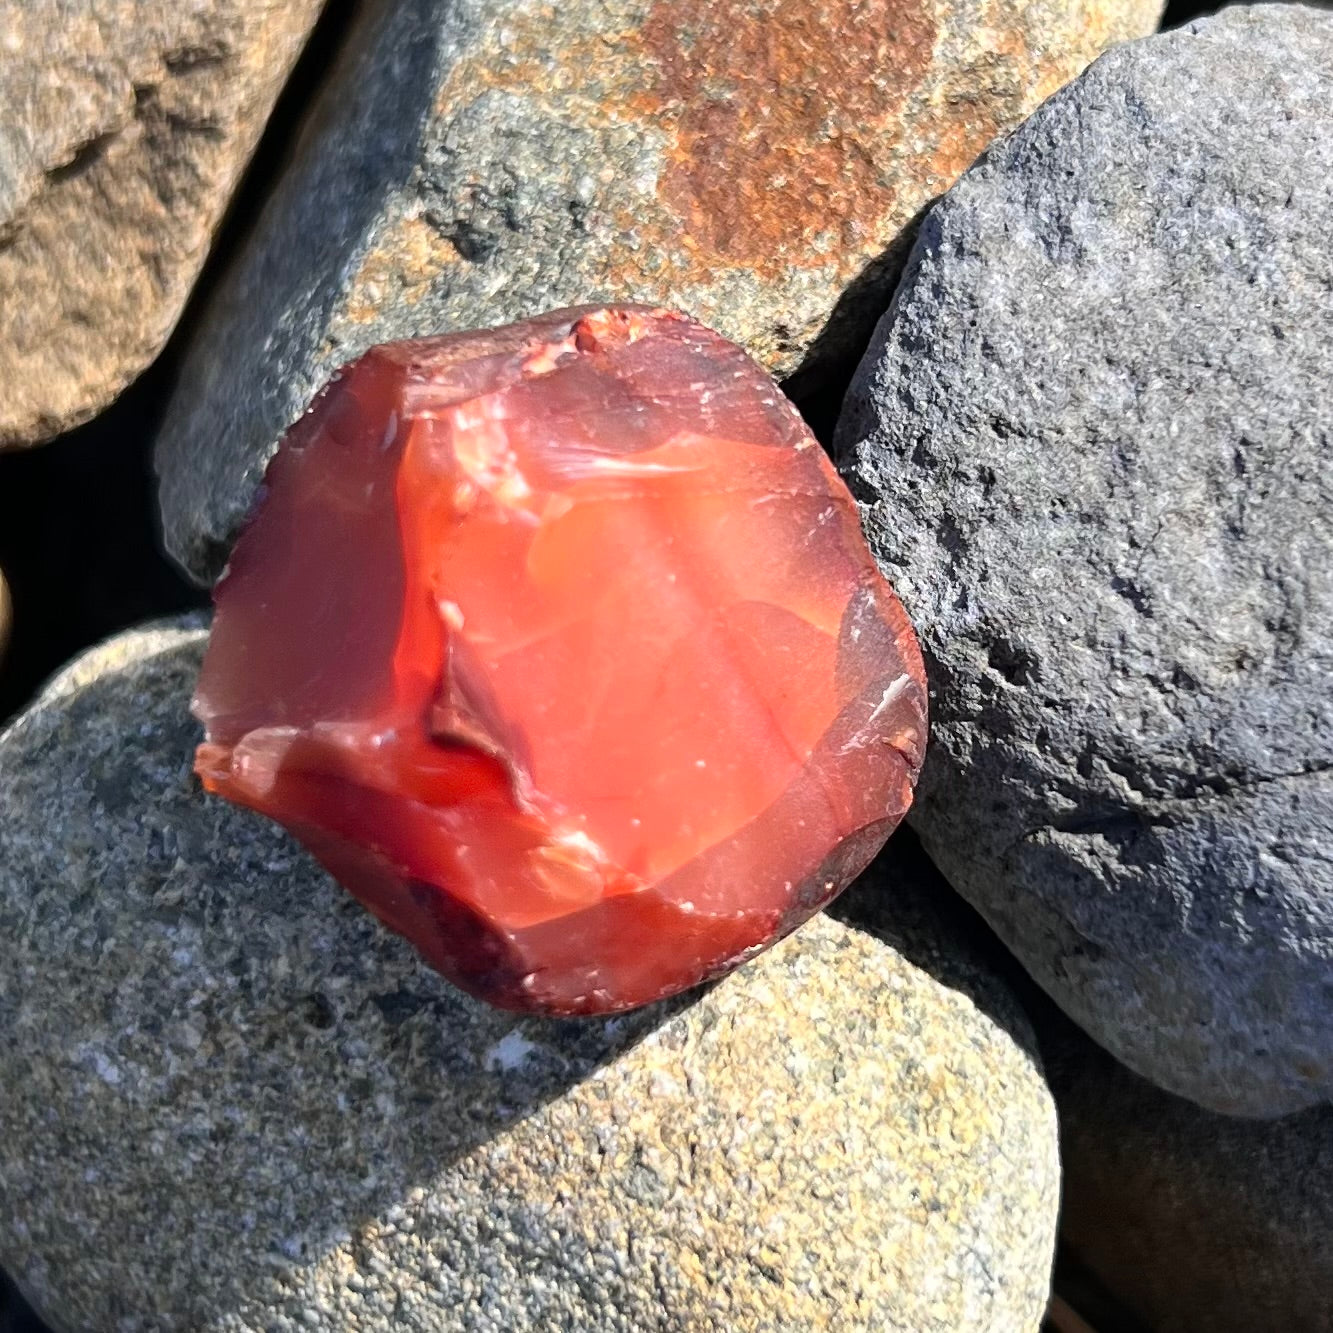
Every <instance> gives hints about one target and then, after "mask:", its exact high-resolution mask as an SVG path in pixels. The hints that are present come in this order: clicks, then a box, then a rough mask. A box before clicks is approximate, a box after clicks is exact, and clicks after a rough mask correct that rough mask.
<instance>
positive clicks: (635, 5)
mask: <svg viewBox="0 0 1333 1333" xmlns="http://www.w3.org/2000/svg"><path fill="white" fill-rule="evenodd" d="M1160 10H1161V5H1160V3H1159V0H1036V2H1035V3H1018V2H1017V0H986V3H984V4H982V5H978V4H976V3H975V0H910V3H903V2H902V0H869V2H868V3H867V2H866V0H831V2H830V3H826V4H823V5H821V6H818V7H815V8H811V7H810V6H809V5H808V4H807V3H805V0H721V2H719V0H708V3H703V0H689V2H688V3H685V2H683V0H596V3H593V2H592V0H575V3H569V4H564V5H552V4H542V3H531V2H530V0H392V2H391V3H390V2H389V0H377V2H376V3H371V4H368V5H367V6H365V11H366V12H365V19H364V27H363V29H362V30H360V31H359V32H358V33H357V34H356V35H355V36H354V38H353V40H352V41H351V42H350V44H349V48H348V54H347V57H346V59H345V62H344V63H343V64H342V66H341V67H340V68H339V69H338V70H337V71H336V72H335V74H334V75H333V77H332V79H331V82H330V85H329V88H328V91H327V94H326V97H325V100H324V102H323V103H322V105H321V106H320V107H319V108H318V109H317V111H316V114H315V119H314V122H313V124H312V125H311V126H310V127H309V131H308V134H307V137H306V139H305V142H304V145H303V147H302V149H301V151H300V153H299V154H298V158H297V160H296V161H295V162H294V164H293V165H292V168H291V169H290V171H289V173H288V177H287V179H286V180H285V181H284V182H283V184H282V186H281V187H280V189H279V190H278V192H277V195H276V196H275V198H274V199H273V200H272V202H271V204H270V206H269V208H268V211H267V212H266V214H265V216H264V218H263V221H262V224H261V225H260V227H259V229H258V231H257V233H256V234H255V236H254V237H253V240H252V242H251V244H250V247H249V250H248V252H247V253H246V254H244V255H243V256H242V257H241V259H240V261H239V262H238V264H237V265H236V267H235V268H234V270H233V271H232V272H231V274H230V275H229V277H228V278H227V280H226V281H225V282H224V284H223V287H222V290H221V291H220V292H219V294H218V298H217V300H216V302H215V304H214V306H213V308H212V310H211V312H210V313H209V314H208V317H207V318H206V319H205V320H204V322H203V324H202V331H201V334H200V337H199V339H198V341H197V343H196V345H195V346H194V349H193V352H192V355H191V356H190V358H189V359H188V361H187V364H186V367H185V370H184V374H183V377H182V380H181V385H180V390H179V394H178V396H177V399H176V402H175V405H174V407H173V410H172V412H171V414H170V417H169V419H168V422H167V424H166V426H165V428H164V432H163V436H162V439H161V442H160V446H159V451H158V464H159V470H160V472H161V475H162V506H163V514H164V517H165V523H166V533H167V540H168V543H169V545H170V547H171V549H172V551H173V552H174V553H175V554H176V555H177V557H178V558H180V559H181V560H182V561H183V562H184V563H185V565H186V566H187V567H188V568H189V569H190V570H191V571H192V572H193V573H194V574H195V575H196V576H197V577H199V578H200V579H202V580H209V581H211V579H212V578H214V577H215V576H216V575H217V573H218V571H219V570H220V569H221V566H222V563H223V560H224V558H225V548H226V547H227V546H228V545H230V542H231V540H232V538H233V537H234V534H235V530H236V528H237V526H238V525H239V523H240V521H241V519H242V518H243V517H244V515H245V513H246V510H247V509H248V507H249V504H250V500H251V497H252V495H253V492H254V488H255V485H256V482H257V480H258V477H259V475H260V473H261V472H262V469H263V466H264V463H265V461H266V459H267V458H268V456H269V454H270V453H271V451H272V449H273V446H274V444H275V443H276V441H277V439H278V437H279V435H280V434H281V432H282V431H283V430H284V429H285V428H286V427H287V426H288V425H289V424H290V423H291V422H292V421H293V420H294V419H295V418H296V417H298V416H299V415H300V414H301V412H302V411H303V410H304V408H305V406H306V404H307V403H308V402H309V400H310V398H311V396H312V395H313V393H314V392H315V390H316V389H318V387H319V386H320V385H321V384H322V383H323V382H324V380H326V379H327V378H328V376H329V375H330V373H331V372H332V371H333V370H334V369H335V368H336V367H338V366H339V365H341V364H342V363H344V362H346V361H348V360H351V359H352V358H353V357H355V356H356V355H358V354H359V353H360V352H362V351H364V350H365V348H367V347H368V346H370V345H371V344H373V343H377V342H384V341H387V340H390V339H394V338H403V337H413V336H418V335H421V334H427V333H447V332H454V331H457V330H460V329H467V328H474V327H488V326H493V325H498V324H506V323H509V322H511V321H513V320H516V319H520V318H524V317H527V316H529V315H534V314H538V313H540V312H541V311H543V310H545V309H550V308H554V307H559V306H568V305H579V304H583V303H586V302H588V301H599V300H617V301H624V300H632V301H638V300H642V301H647V302H649V303H650V304H665V305H670V306H675V307H677V308H680V309H682V310H685V311H686V312H687V313H689V314H691V315H693V316H695V317H696V318H697V319H700V320H702V321H703V322H704V323H705V324H709V325H711V326H712V327H715V328H717V329H718V330H719V331H720V332H721V333H723V334H725V335H726V336H727V337H729V338H732V339H734V340H736V341H738V342H740V343H742V344H743V345H744V346H745V347H746V348H747V349H748V350H749V351H750V352H751V353H752V354H754V355H755V356H756V357H758V359H759V360H761V361H762V362H764V364H765V365H767V366H768V367H769V368H770V369H772V370H773V371H774V372H775V373H778V374H782V375H786V374H789V373H791V372H793V371H795V370H797V369H798V367H801V366H802V365H805V366H806V367H807V370H808V372H809V374H810V375H811V376H813V375H815V374H816V372H817V369H818V365H819V363H820V362H821V361H825V360H827V359H828V358H830V357H837V356H838V355H840V354H841V355H843V356H847V355H849V354H850V355H852V356H855V355H856V354H857V353H858V352H859V350H860V348H861V347H862V346H863V345H864V342H865V338H866V337H867V336H868V334H869V332H870V326H871V324H873V321H874V319H875V318H876V317H877V315H878V314H879V311H880V310H881V309H882V308H883V303H884V298H885V293H886V292H887V290H888V289H889V288H888V283H889V281H890V274H891V271H893V270H896V268H897V266H898V263H899V262H900V258H901V256H900V255H899V254H897V253H896V252H895V253H893V254H890V255H886V253H885V252H886V250H887V249H888V248H889V247H891V246H892V244H893V243H894V241H895V239H896V238H897V237H898V236H899V233H900V232H901V231H902V229H903V228H904V226H905V225H906V224H907V223H908V222H909V221H910V220H911V218H912V217H913V215H914V214H915V213H916V212H917V211H918V210H919V209H920V208H921V207H922V206H923V205H924V204H925V203H927V202H928V201H929V200H930V199H932V198H933V197H934V196H935V195H937V194H938V193H939V192H940V191H941V190H942V189H944V188H945V187H946V186H947V185H948V184H949V183H950V181H952V180H953V179H954V177H956V176H957V174H958V172H959V171H961V170H962V169H963V168H964V167H965V166H967V164H968V163H969V162H970V161H971V160H972V159H973V158H974V157H975V156H976V154H977V153H978V152H980V150H981V149H982V148H983V147H984V146H985V145H986V143H987V142H988V141H989V140H990V139H991V138H992V137H993V136H994V135H995V134H996V133H997V132H998V131H1000V130H1002V129H1004V128H1006V127H1008V126H1010V125H1012V124H1014V123H1015V122H1016V121H1018V120H1020V119H1021V118H1022V117H1023V116H1024V115H1025V114H1027V112H1028V111H1030V110H1031V109H1032V107H1034V106H1035V105H1036V104H1037V103H1038V102H1039V101H1040V100H1041V98H1043V97H1045V96H1046V95H1047V94H1049V93H1050V92H1052V91H1053V90H1054V89H1055V88H1058V87H1059V86H1060V84H1062V83H1063V82H1065V80H1067V79H1069V78H1072V77H1073V76H1074V75H1075V74H1076V73H1078V71H1079V70H1081V69H1082V68H1083V67H1084V65H1086V64H1087V62H1088V61H1089V60H1090V59H1092V57H1093V56H1094V55H1096V54H1097V52H1099V51H1100V50H1102V49H1103V48H1104V47H1105V46H1106V45H1107V44H1108V43H1111V42H1114V41H1116V40H1119V39H1122V38H1126V37H1131V36H1135V35H1139V34H1142V33H1144V32H1148V31H1151V29H1152V27H1153V25H1154V23H1155V22H1156V19H1157V16H1158V14H1159V13H1160ZM849 348H850V349H851V350H850V352H849V351H848V349H849Z"/></svg>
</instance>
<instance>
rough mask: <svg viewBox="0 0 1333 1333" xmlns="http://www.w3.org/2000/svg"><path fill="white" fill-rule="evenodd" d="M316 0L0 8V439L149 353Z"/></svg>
mask: <svg viewBox="0 0 1333 1333" xmlns="http://www.w3.org/2000/svg"><path fill="white" fill-rule="evenodd" d="M321 3H322V0H258V2H257V3H256V2H255V0H209V3H163V2H161V0H109V2H107V0H98V2H97V3H94V0H20V2H19V3H15V4H9V5H6V6H5V7H4V10H3V12H2V13H0V384H3V385H4V386H5V391H4V394H3V396H2V397H0V448H6V447H13V446H17V445H25V444H33V443H37V442H39V441H41V440H44V439H48V438H50V437H51V436H53V435H55V434H57V433H59V432H60V431H62V430H65V429H66V428H68V427H70V426H73V425H76V424H77V423H78V422H80V421H83V420H85V419H86V418H88V417H90V416H91V415H92V414H93V413H94V412H96V411H97V410H98V409H99V408H102V407H104V406H105V405H106V404H107V403H108V402H110V401H111V399H112V398H114V397H115V395H116V394H117V393H118V392H119V391H120V390H121V389H122V388H124V386H125V385H126V384H127V383H129V381H130V380H131V379H133V378H134V376H135V375H137V374H138V373H139V372H140V371H141V370H142V369H143V368H144V367H145V366H146V365H147V364H148V363H149V361H151V360H152V359H153V357H154V356H156V355H157V353H158V351H159V350H160V349H161V347H162V344H163V343H164V342H165V341H166V337H167V335H168V333H170V332H171V329H172V326H173V325H174V324H175V323H176V319H177V316H178V315H179V314H180V311H181V307H182V306H183V305H184V304H185V298H186V297H187V296H188V295H189V292H190V288H191V287H192V285H193V283H194V280H195V277H196V276H197V274H198V272H199V269H200V266H201V265H202V264H203V261H204V258H205V256H206V255H207V253H208V248H209V243H210V241H211V239H212V236H213V232H214V230H215V228H216V226H217V224H218V221H219V219H220V218H221V216H222V213H223V210H224V209H225V208H226V206H227V204H228V202H229V201H230V199H231V195H232V191H233V188H234V186H235V184H236V182H237V180H238V178H239V176H240V174H241V171H242V169H243V168H244V166H245V164H246V162H247V161H248V160H249V157H250V154H251V151H252V150H253V148H254V145H255V143H256V141H257V140H258V138H259V134H260V131H261V130H262V129H263V127H264V122H265V120H266V119H267V117H268V113H269V111H270V109H271V108H272V105H273V101H274V99H275V97H276V96H277V94H278V91H279V89H280V88H281V87H282V84H283V81H284V79H285V78H286V76H287V72H288V70H289V69H290V68H291V65H292V63H293V61H294V60H295V59H296V57H297V55H298V54H299V52H300V49H301V46H302V44H303V43H304V41H305V38H306V35H307V33H308V32H309V29H310V27H311V25H312V24H313V23H314V21H315V18H316V17H317V15H318V13H319V10H320V8H321Z"/></svg>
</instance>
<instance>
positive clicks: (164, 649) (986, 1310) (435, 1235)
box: [0, 628, 1058, 1333]
mask: <svg viewBox="0 0 1333 1333" xmlns="http://www.w3.org/2000/svg"><path fill="white" fill-rule="evenodd" d="M201 648H202V633H201V632H199V631H197V630H196V631H190V630H183V629H171V628H158V629H153V630H149V631H145V632H139V633H134V634H130V635H126V636H124V637H122V638H120V639H118V640H115V641H113V642H112V643H110V644H108V645H106V646H104V647H103V648H101V649H98V650H95V651H94V652H93V653H92V654H91V655H90V656H88V657H86V658H84V659H83V660H82V661H81V662H79V663H78V664H76V665H75V667H74V668H73V669H72V670H71V671H70V672H69V673H67V674H66V675H64V676H63V677H61V678H60V679H58V680H57V682H56V683H55V684H54V685H53V686H52V688H51V690H50V691H49V692H48V694H47V695H46V696H45V697H44V698H43V699H42V700H40V701H39V702H38V703H37V704H36V705H35V706H34V708H33V709H32V710H30V712H29V713H27V714H26V715H25V716H24V717H23V718H22V719H20V721H19V722H18V723H17V724H16V725H15V726H14V727H13V728H12V729H11V730H10V731H9V732H7V733H6V734H5V735H4V737H3V738H0V802H3V808H4V810H5V812H6V818H5V821H4V827H3V829H2V830H0V1263H3V1265H4V1266H5V1267H6V1268H7V1269H9V1270H10V1271H11V1272H13V1273H14V1274H15V1275H16V1277H17V1278H18V1280H19V1281H20V1282H21V1284H22V1285H23V1287H24V1288H25V1290H26V1291H27V1292H28V1293H29V1294H30V1296H31V1297H32V1298H33V1300H34V1302H35V1304H36V1305H37V1306H38V1307H39V1309H40V1310H42V1311H43V1312H44V1313H45V1315H46V1316H47V1317H48V1318H50V1319H51V1320H52V1321H53V1322H54V1323H55V1324H56V1325H57V1326H59V1327H62V1328H69V1329H99V1330H100V1329H104V1328H107V1327H115V1328H118V1329H126V1330H135V1329H152V1330H164V1329H189V1330H224V1329H225V1330H250V1329H256V1330H257V1329H263V1330H267V1331H270V1333H271V1331H275V1330H287V1329H308V1328H311V1327H313V1328H316V1329H326V1330H329V1331H330V1333H334V1331H335V1330H344V1329H348V1328H352V1327H355V1328H358V1329H362V1330H378V1329H389V1328H394V1329H409V1330H439V1329H466V1330H486V1331H487V1333H490V1331H492V1330H494V1331H496V1333H499V1331H500V1330H504V1331H505V1333H508V1331H510V1330H529V1329H531V1330H537V1329H549V1328H578V1329H588V1330H594V1331H595V1330H625V1331H626V1333H628V1331H629V1330H639V1329H644V1328H655V1329H663V1330H680V1331H681V1333H684V1331H685V1330H698V1329H705V1328H725V1329H728V1330H731V1329H735V1330H742V1331H744V1330H760V1329H763V1330H780V1329H781V1330H786V1329H790V1330H804V1329H809V1328H830V1329H837V1330H853V1329H858V1330H859V1329H885V1328H889V1329H902V1330H912V1331H913V1333H918V1331H926V1333H929V1331H930V1330H939V1333H944V1331H945V1330H949V1331H950V1333H952V1331H953V1330H956V1329H959V1328H968V1329H983V1330H995V1333H1011V1330H1018V1329H1033V1330H1035V1329H1036V1327H1037V1325H1038V1323H1039V1320H1040V1315H1041V1310H1042V1308H1043V1305H1044V1302H1045V1296H1046V1288H1047V1276H1048V1271H1049V1264H1050V1258H1051V1251H1052V1247H1053V1243H1054V1228H1055V1211H1056V1207H1057V1195H1058V1170H1057V1160H1056V1142H1055V1123H1054V1108H1053V1106H1052V1104H1051V1101H1050V1098H1049V1094H1048V1093H1047V1091H1046V1088H1045V1084H1044V1082H1043V1081H1042V1078H1041V1076H1040V1073H1039V1070H1038V1067H1037V1065H1036V1064H1035V1062H1034V1057H1033V1056H1032V1055H1031V1054H1030V1053H1029V1052H1030V1049H1031V1046H1030V1043H1031V1034H1030V1032H1029V1031H1028V1029H1027V1026H1026V1021H1025V1019H1024V1018H1023V1017H1022V1016H1021V1011H1020V1010H1019V1009H1018V1006H1017V1004H1016V1002H1015V1000H1014V999H1013V998H1012V996H1011V995H1010V994H1009V992H1008V991H1007V989H1006V987H1005V986H1004V985H1003V984H1002V983H1001V982H1000V981H998V980H997V979H996V977H995V975H994V974H993V973H991V972H990V970H989V968H988V965H987V964H986V963H985V961H984V959H983V958H982V957H981V956H980V955H979V954H978V953H976V952H975V951H973V950H972V949H970V948H969V947H968V946H967V945H966V944H965V943H963V942H961V941H960V940H959V939H957V938H956V937H955V936H954V935H953V933H952V930H951V926H950V923H949V922H948V920H947V919H946V917H945V916H944V915H943V914H942V911H941V908H940V906H939V905H938V904H939V900H940V899H941V898H947V896H948V895H947V891H946V890H945V889H944V888H943V886H942V885H940V884H938V882H937V881H931V880H929V879H928V878H926V877H925V872H924V870H923V869H922V868H921V867H919V866H915V867H914V866H912V865H911V864H910V863H909V864H908V865H907V866H906V867H905V868H904V869H903V870H901V871H895V870H894V868H893V865H892V863H890V864H888V865H887V867H886V868H885V869H884V871H883V873H882V874H881V876H880V878H879V879H878V880H872V881H870V882H869V883H868V885H867V887H866V889H865V890H864V893H863V894H862V895H861V897H860V898H859V899H858V898H857V896H856V895H857V890H853V891H852V893H851V894H849V895H847V896H846V897H845V898H844V899H843V903H844V904H848V903H852V902H857V901H859V902H860V907H859V909H858V916H857V920H858V922H859V924H857V925H850V924H844V923H842V922H838V921H834V920H833V919H831V918H829V917H818V918H816V919H815V920H814V921H812V922H811V923H809V924H808V925H807V926H806V927H805V928H803V929H802V930H801V931H799V932H798V933H797V934H796V935H794V936H792V937H791V938H790V939H788V940H787V941H784V942H783V943H782V944H780V945H779V946H777V947H776V948H775V949H773V950H771V951H770V952H769V953H767V954H765V955H763V957H761V958H760V959H758V960H757V961H756V962H754V963H752V964H750V965H747V966H746V967H745V968H743V969H741V970H740V971H739V972H737V973H735V974H733V975H732V976H731V977H729V978H728V979H727V980H725V981H723V982H721V983H719V984H718V985H717V986H716V987H714V988H712V989H710V990H707V991H705V992H703V993H702V994H700V995H698V996H697V997H696V998H695V999H694V1000H693V1002H690V1003H682V1002H681V1001H675V1002H672V1003H670V1004H668V1005H667V1006H665V1007H662V1006H658V1007H653V1008H649V1009H644V1010H640V1011H638V1012H637V1013H635V1014H633V1015H629V1016H621V1017H617V1018H614V1019H609V1020H608V1019H597V1020H583V1021H577V1022H575V1021H568V1020H565V1021H559V1022H550V1021H538V1020H532V1019H526V1020H520V1019H518V1018H516V1017H515V1016H514V1015H512V1014H503V1013H501V1012H499V1011H497V1010H494V1009H491V1008H489V1007H487V1006H485V1005H481V1004H477V1003H476V1002H474V1001H471V1000H469V999H467V998H466V997H465V996H463V995H462V994H461V993H459V992H457V991H455V990H454V989H453V988H451V987H450V986H448V985H447V984H446V983H445V982H444V981H443V980H442V978H440V977H439V976H438V975H437V974H436V973H434V972H433V971H431V970H430V969H429V968H427V967H425V966H424V965H423V964H422V963H421V962H420V961H419V960H418V958H417V956H416V955H415V953H414V952H413V951H412V949H411V948H410V946H409V945H408V944H407V943H406V942H405V941H403V940H401V939H399V938H398V937H396V936H394V935H392V934H390V933H389V932H388V931H386V930H384V929H383V928H381V927H380V926H379V925H377V924H376V922H375V921H374V920H373V918H372V917H371V916H370V915H369V914H368V913H366V912H365V911H364V910H363V909H362V908H361V907H360V906H358V905H357V904H356V903H355V902H354V901H353V900H352V899H351V898H350V897H349V896H348V895H346V894H345V893H343V891H342V890H341V889H339V888H338V887H337V886H336V885H335V884H334V883H333V882H332V881H331V880H329V879H327V878H326V877H325V876H324V875H323V874H322V873H321V872H319V871H318V870H317V869H316V867H315V866H314V864H313V862H311V861H310V860H309V859H307V858H306V857H305V856H304V855H303V854H302V853H301V852H300V851H299V850H298V849H297V848H296V846H295V844H294V843H292V842H290V841H289V840H288V839H287V838H286V836H285V835H284V834H282V833H281V831H280V830H278V829H277V828H276V827H275V826H273V825H272V824H270V823H268V822H267V821H265V820H261V819H259V818H257V817H254V816H252V815H249V814H247V813H245V812H243V811H240V810H238V809H236V808H235V807H233V806H230V805H228V804H226V803H224V802H221V801H207V800H204V799H203V798H202V796H201V794H200V792H199V790H198V787H197V785H196V783H195V782H194V780H193V779H192V777H191V776H190V759H191V754H192V750H193V747H194V744H195V742H196V741H197V739H198V732H197V728H196V727H195V726H194V725H193V724H192V723H191V722H190V720H189V716H188V713H187V711H186V703H187V700H188V697H189V692H190V689H191V686H192V683H193V678H194V675H195V672H196V671H197V669H198V664H199V658H200V653H201Z"/></svg>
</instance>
